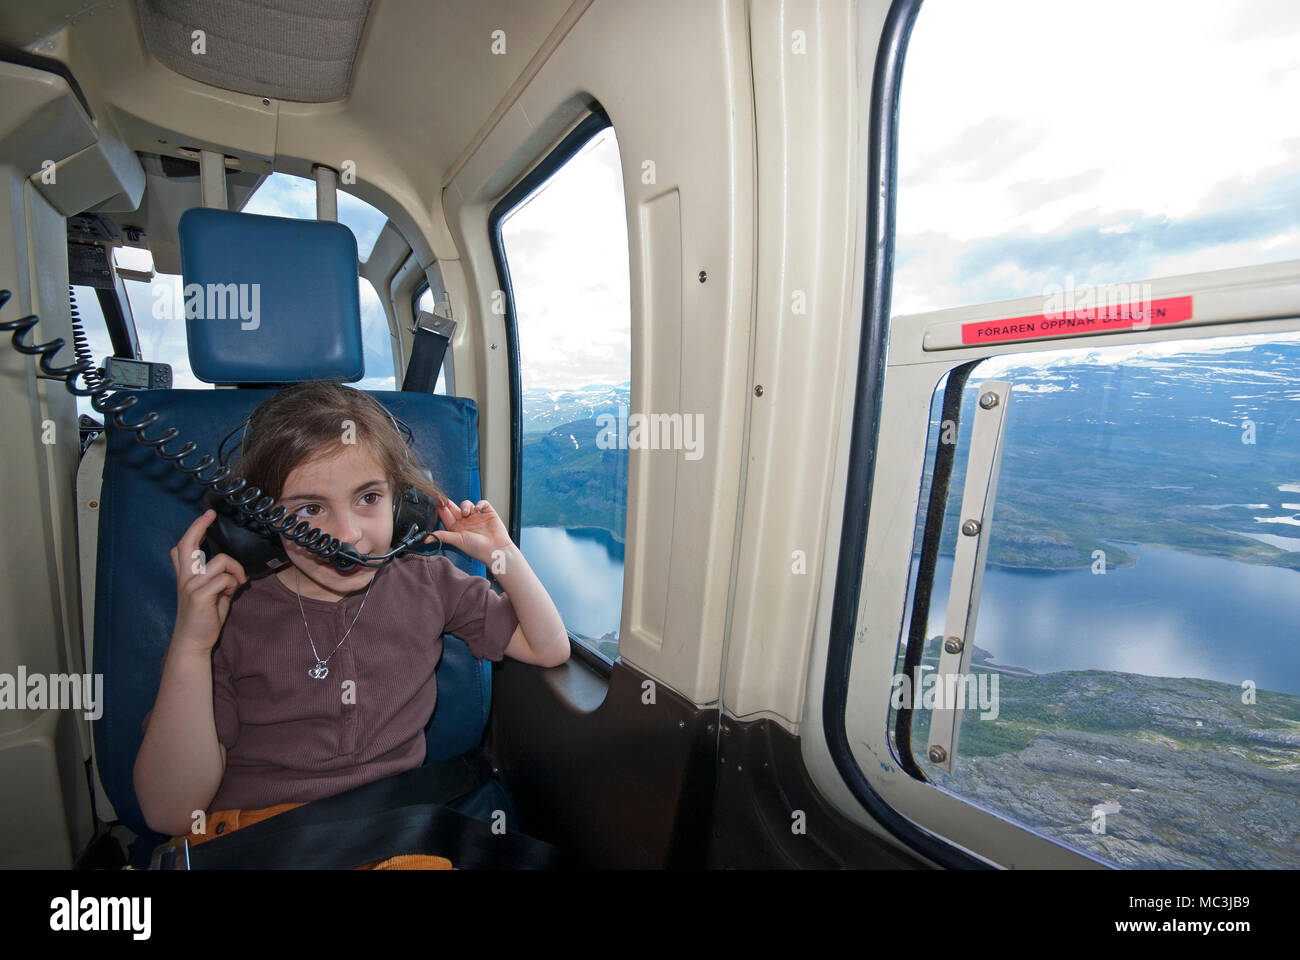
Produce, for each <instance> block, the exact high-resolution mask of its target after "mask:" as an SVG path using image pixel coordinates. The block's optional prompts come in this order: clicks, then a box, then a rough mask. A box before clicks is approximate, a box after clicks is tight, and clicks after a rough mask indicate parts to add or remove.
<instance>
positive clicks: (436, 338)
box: [402, 310, 456, 393]
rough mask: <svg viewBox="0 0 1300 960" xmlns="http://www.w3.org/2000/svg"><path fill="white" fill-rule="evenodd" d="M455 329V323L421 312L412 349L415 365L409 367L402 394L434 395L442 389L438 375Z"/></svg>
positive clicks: (412, 360)
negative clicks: (438, 386)
mask: <svg viewBox="0 0 1300 960" xmlns="http://www.w3.org/2000/svg"><path fill="white" fill-rule="evenodd" d="M455 329H456V324H455V322H454V321H451V320H447V319H445V318H443V317H438V316H434V315H433V314H431V313H427V312H426V311H424V310H421V311H420V312H419V314H418V315H417V319H416V324H415V329H414V331H413V332H414V334H415V344H414V345H413V346H412V347H411V361H410V363H409V364H407V367H406V377H405V378H404V379H403V380H402V390H404V391H416V392H418V393H433V391H434V388H435V387H437V385H438V372H439V371H440V370H441V369H442V362H443V358H444V357H445V356H446V354H447V345H448V344H449V343H450V342H451V336H452V334H453V333H454V332H455Z"/></svg>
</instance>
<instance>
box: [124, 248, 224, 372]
mask: <svg viewBox="0 0 1300 960" xmlns="http://www.w3.org/2000/svg"><path fill="white" fill-rule="evenodd" d="M122 286H123V287H124V288H125V289H126V300H127V305H128V306H129V307H130V309H131V319H132V322H133V323H134V324H135V331H136V336H137V337H138V338H139V341H140V359H142V360H152V361H154V362H156V363H166V364H170V365H171V368H172V387H173V388H175V389H177V390H203V389H205V388H210V387H211V386H212V384H210V383H204V382H203V381H202V380H200V379H199V378H198V377H196V376H194V371H193V370H191V369H190V354H189V347H188V346H187V343H186V334H185V298H184V291H183V289H182V285H181V278H180V277H179V276H177V275H176V274H173V273H156V274H154V277H153V279H152V280H150V281H149V282H148V283H146V282H144V281H142V280H123V281H122Z"/></svg>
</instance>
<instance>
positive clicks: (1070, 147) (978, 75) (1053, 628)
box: [848, 0, 1300, 868]
mask: <svg viewBox="0 0 1300 960" xmlns="http://www.w3.org/2000/svg"><path fill="white" fill-rule="evenodd" d="M992 6H993V7H994V8H995V13H996V15H995V16H994V17H993V18H992V19H990V17H989V14H990V5H989V4H977V5H971V4H962V3H958V2H953V0H926V2H925V3H924V4H923V5H922V6H921V8H920V11H919V14H918V16H917V19H916V22H915V26H914V29H913V31H912V34H911V38H910V41H909V42H908V46H907V54H906V62H905V66H904V70H903V74H902V81H901V97H900V104H901V105H900V106H899V109H898V151H897V156H898V166H897V220H896V243H895V247H896V254H895V260H894V262H895V267H894V272H893V276H892V291H893V295H892V304H891V310H892V313H893V317H892V320H891V324H892V327H893V331H892V333H891V335H892V336H897V331H899V330H900V329H903V330H907V331H908V332H909V333H910V332H913V331H914V330H915V328H916V325H918V324H920V325H924V324H927V323H930V322H932V319H931V318H932V317H933V314H932V313H931V311H937V310H944V309H947V308H952V307H959V306H965V305H971V304H989V303H997V302H1000V301H1004V300H1011V299H1017V298H1033V299H1037V300H1039V301H1040V302H1041V303H1043V304H1044V306H1043V308H1042V310H1041V312H1042V313H1043V314H1057V313H1058V312H1059V313H1060V314H1061V316H1063V317H1064V318H1067V319H1070V320H1074V319H1076V314H1077V315H1078V318H1083V319H1087V320H1088V322H1092V321H1093V320H1094V319H1095V318H1096V317H1097V316H1098V315H1099V314H1102V313H1106V314H1109V312H1110V309H1111V306H1110V304H1109V300H1110V297H1111V294H1112V293H1114V295H1115V300H1116V303H1117V304H1118V305H1119V308H1118V309H1119V310H1120V311H1122V310H1124V309H1131V308H1133V307H1134V306H1138V305H1140V304H1143V303H1145V304H1147V305H1148V307H1149V308H1156V307H1159V304H1152V303H1151V301H1150V285H1149V284H1147V283H1146V282H1145V280H1146V279H1149V278H1151V279H1153V278H1160V277H1168V276H1176V275H1180V274H1192V273H1198V272H1203V271H1210V270H1220V269H1225V268H1235V267H1251V266H1257V265H1261V264H1270V263H1277V262H1279V261H1292V260H1297V259H1300V204H1297V203H1296V202H1295V200H1296V196H1297V191H1300V151H1297V149H1296V145H1297V141H1296V140H1295V138H1294V136H1293V134H1292V133H1291V132H1290V128H1289V127H1287V126H1286V125H1282V126H1279V125H1277V124H1275V123H1272V122H1269V120H1268V118H1269V117H1271V116H1282V115H1289V114H1290V113H1291V112H1293V111H1291V107H1290V104H1292V103H1293V102H1294V99H1295V97H1296V96H1297V94H1300V71H1297V69H1296V60H1295V55H1294V50H1295V48H1296V43H1297V41H1298V40H1300V12H1298V11H1297V9H1294V8H1293V7H1287V8H1286V11H1285V13H1282V12H1281V9H1282V8H1280V7H1277V6H1276V5H1271V4H1267V3H1265V2H1262V0H1249V2H1243V3H1240V4H1233V5H1223V4H1214V3H1209V2H1199V3H1194V4H1189V5H1185V6H1186V7H1187V10H1188V11H1189V15H1188V16H1186V17H1183V18H1181V19H1180V20H1179V22H1178V23H1177V24H1176V25H1173V24H1171V23H1170V21H1169V20H1168V19H1167V18H1164V17H1162V16H1161V15H1160V13H1159V12H1158V10H1157V9H1156V8H1155V7H1154V6H1151V7H1145V6H1144V7H1142V8H1141V9H1140V10H1139V9H1137V8H1136V7H1134V6H1133V5H1125V4H1123V3H1121V2H1119V0H1097V2H1095V3H1093V4H1091V5H1090V6H1089V8H1088V12H1089V16H1088V17H1086V18H1080V17H1078V16H1077V11H1068V10H1065V9H1064V8H1059V7H1058V6H1057V5H1054V4H1040V3H1034V2H1032V0H1000V2H997V3H994V4H993V5H992ZM1193 10H1194V11H1195V12H1194V13H1191V12H1190V11H1193ZM1116 23H1124V24H1125V28H1124V30H1122V31H1120V32H1119V33H1117V32H1116V31H1115V30H1114V25H1115V24H1116ZM1063 36H1064V37H1068V38H1069V43H1070V45H1071V46H1072V47H1073V48H1074V49H1078V50H1088V51H1090V54H1089V56H1090V68H1089V69H1086V70H1074V69H1062V67H1061V64H1060V61H1059V54H1060V48H1059V47H1058V46H1056V45H1054V44H1051V43H1047V44H1044V43H1042V42H1040V38H1043V37H1063ZM1155 50H1159V51H1160V55H1158V56H1153V51H1155ZM1206 64H1214V65H1215V69H1213V70H1207V69H1206ZM953 77H960V78H961V82H960V83H956V84H954V83H953ZM1025 77H1033V78H1034V81H1033V83H1029V84H1026V83H1025V82H1024V78H1025ZM1242 104H1250V109H1249V110H1245V109H1242V107H1241V105H1242ZM1207 122H1208V123H1209V126H1210V127H1212V128H1213V130H1214V136H1213V137H1212V138H1210V139H1209V140H1208V141H1203V140H1202V138H1199V137H1197V136H1196V135H1195V134H1194V133H1193V131H1195V130H1198V129H1202V130H1203V129H1206V124H1207ZM1134 281H1143V282H1141V283H1134ZM1208 283H1209V282H1208V281H1207V285H1208ZM1102 292H1104V293H1105V295H1106V301H1107V302H1105V303H1103V302H1102V300H1101V299H1100V298H1101V295H1102ZM1094 296H1096V297H1097V298H1098V299H1097V300H1096V301H1094V300H1093V299H1092V298H1093V297H1094ZM1169 303H1172V301H1169ZM1161 309H1163V308H1161ZM1169 309H1173V308H1172V307H1170V308H1169ZM1090 311H1097V312H1096V313H1093V312H1090ZM990 312H991V314H992V315H997V314H996V310H994V311H990ZM1037 312H1039V311H1034V310H1026V311H1024V313H1026V314H1031V313H1037ZM1118 315H1120V314H1119V312H1117V313H1116V316H1118ZM1125 316H1126V314H1125ZM1147 316H1151V314H1150V313H1148V314H1147ZM1025 319H1031V318H1030V317H1025ZM972 326H973V325H972ZM1045 329H1046V328H1045ZM1058 329H1059V328H1058ZM1022 332H1023V331H1022ZM983 335H984V334H983V333H981V336H983ZM988 336H989V339H990V340H997V339H1002V338H1003V337H1004V336H1005V337H1014V336H1016V331H1015V330H1014V329H1013V328H1011V327H1007V328H1005V329H1001V330H999V329H998V328H996V327H995V326H993V325H990V327H989V328H988ZM1179 336H1180V337H1182V338H1181V339H1167V338H1166V339H1157V340H1154V341H1151V342H1147V343H1142V344H1134V343H1132V342H1131V341H1130V342H1126V343H1123V344H1116V345H1114V346H1105V347H1091V348H1086V349H1085V348H1080V349H1069V348H1068V343H1064V344H1060V345H1059V346H1060V347H1064V349H1061V348H1057V349H1050V350H1049V349H1044V350H1042V351H1032V352H1020V353H1014V354H1011V353H1003V354H1001V355H998V354H993V355H988V356H985V357H984V358H982V359H975V360H971V361H969V363H968V364H963V365H962V366H960V367H957V368H955V369H954V370H953V371H950V372H949V373H948V374H947V375H945V377H944V379H943V380H941V381H940V383H939V386H938V389H937V390H936V392H935V394H934V397H933V402H932V406H931V410H930V435H929V439H928V447H927V456H926V466H925V470H924V475H923V477H922V478H917V479H918V483H919V484H920V493H921V498H920V501H919V504H920V509H919V516H918V517H917V525H916V530H915V534H914V539H913V556H912V568H911V572H910V578H909V588H908V598H907V607H906V610H905V611H904V612H903V616H902V620H903V624H902V632H901V638H900V646H899V651H898V658H897V669H896V671H895V673H894V676H893V677H892V678H891V682H892V683H893V690H892V694H893V696H892V697H891V706H892V712H891V716H890V718H889V726H888V731H889V737H890V740H891V744H892V747H893V750H894V754H895V757H896V758H897V759H898V761H899V764H900V766H901V767H902V768H903V769H904V770H906V771H907V772H908V773H909V774H910V775H912V776H913V777H915V778H917V779H925V780H928V781H929V782H930V783H932V784H933V785H934V786H935V787H936V788H938V789H940V790H942V791H944V792H946V793H949V794H952V795H955V796H957V797H960V798H962V799H963V800H966V801H968V802H969V803H971V804H972V805H974V806H975V807H978V808H980V809H982V810H985V811H989V812H991V813H993V814H996V815H997V816H998V817H999V818H1002V819H1005V820H1008V821H1011V822H1014V823H1016V824H1019V825H1020V826H1022V827H1024V828H1026V829H1027V830H1029V831H1032V832H1034V833H1036V834H1038V835H1040V836H1043V837H1047V838H1049V839H1051V840H1053V841H1055V842H1056V843H1058V844H1060V845H1062V846H1063V847H1066V848H1068V849H1070V850H1072V851H1074V852H1076V853H1080V854H1083V855H1085V856H1087V857H1089V858H1092V859H1096V860H1100V861H1102V862H1106V863H1110V864H1112V865H1117V866H1132V867H1147V868H1168V867H1237V868H1259V867H1290V868H1295V867H1296V866H1300V847H1297V846H1296V845H1295V842H1294V836H1295V831H1294V825H1293V823H1292V817H1291V814H1290V812H1289V811H1290V810H1291V808H1293V806H1294V784H1293V780H1294V773H1293V768H1294V766H1295V764H1296V761H1297V759H1298V757H1300V754H1297V749H1296V745H1297V739H1296V733H1295V730H1296V728H1297V726H1298V725H1300V658H1298V657H1297V653H1296V650H1295V645H1294V644H1293V643H1288V642H1286V641H1285V640H1284V639H1283V638H1287V637H1293V636H1294V624H1295V623H1296V622H1297V621H1298V620H1300V601H1297V600H1296V598H1297V597H1300V589H1297V588H1298V587H1300V452H1298V451H1300V443H1298V442H1297V441H1300V436H1297V428H1300V421H1297V420H1296V419H1295V414H1294V409H1293V408H1294V405H1295V403H1296V400H1297V399H1300V394H1297V393H1296V390H1295V388H1294V383H1295V380H1296V378H1297V376H1300V335H1297V334H1292V333H1286V334H1269V335H1253V336H1217V337H1208V336H1206V337H1201V338H1198V339H1193V338H1194V337H1196V336H1197V332H1196V331H1195V330H1194V328H1193V329H1189V331H1188V333H1187V335H1186V336H1183V335H1182V334H1179ZM978 342H981V343H983V342H987V341H978ZM1045 346H1046V345H1045ZM891 349H892V348H891ZM986 349H987V350H988V351H989V352H992V351H995V350H997V349H998V348H997V346H996V344H990V345H989V346H988V347H987V348H986ZM962 377H964V378H965V379H964V381H963V380H962V379H961V378H962ZM886 380H888V377H886ZM949 381H953V382H954V383H955V384H956V386H955V387H954V389H953V390H952V396H951V397H950V398H949V399H951V400H952V401H953V405H952V406H950V407H948V414H949V417H950V418H949V419H945V414H944V409H945V408H944V400H945V392H946V388H947V384H948V382H949ZM1000 382H1001V383H1002V384H1003V385H1001V386H998V387H997V388H996V389H997V390H1002V389H1006V390H1008V391H1009V392H1007V393H1006V398H1007V402H1006V403H1005V404H999V402H998V396H997V395H995V396H994V397H993V398H992V401H991V402H990V403H988V404H987V405H986V404H984V403H980V402H979V401H980V400H982V399H984V398H985V394H986V393H987V392H990V391H994V390H995V387H994V386H993V385H994V384H995V383H1000ZM1005 384H1009V387H1007V386H1005ZM985 385H988V386H985ZM957 387H960V390H958V389H957ZM956 400H960V405H959V411H960V412H959V413H958V412H957V411H958V405H957V404H956V402H955V401H956ZM999 407H1000V409H1001V411H1002V413H1001V414H1000V416H1001V417H1003V418H1004V419H1003V420H1002V423H1003V424H1004V428H1005V435H1004V436H1003V437H1002V441H1001V444H1000V446H999V445H998V444H997V442H996V430H995V431H993V433H992V434H991V436H992V438H993V442H992V443H991V444H989V445H988V446H983V447H982V445H981V444H980V443H978V442H975V438H976V432H977V430H978V429H979V423H980V422H988V418H987V416H984V417H983V420H981V418H982V414H981V408H983V409H984V410H989V409H994V408H999ZM981 447H982V449H983V450H985V451H988V450H996V451H999V455H1000V463H999V461H998V460H997V458H996V457H994V456H992V455H991V454H990V455H989V456H988V457H987V458H986V459H984V460H976V459H975V454H976V453H980V452H981ZM949 460H951V471H950V472H948V479H949V482H948V484H947V487H946V492H943V493H942V494H941V496H938V497H936V498H935V500H936V502H935V503H934V504H933V505H932V506H933V512H930V509H929V508H930V507H931V505H930V500H931V486H932V482H933V481H934V480H935V473H936V462H937V463H938V464H939V465H940V468H942V466H943V465H944V464H945V463H946V462H947V461H949ZM972 463H976V464H982V465H981V466H980V468H979V469H974V470H971V471H970V473H971V477H975V478H977V479H978V478H979V475H983V477H982V479H983V480H984V481H985V482H986V483H987V484H988V486H989V488H990V489H991V490H992V491H993V494H994V499H993V501H992V502H993V508H992V515H991V520H990V519H985V521H984V523H985V525H986V526H987V530H986V531H985V533H981V526H980V524H979V523H974V522H973V521H971V520H970V518H971V517H972V516H979V515H980V513H979V508H980V507H981V506H982V504H980V503H979V502H978V501H977V502H976V503H974V504H971V505H968V506H969V507H970V512H967V510H966V509H964V508H963V498H964V496H965V495H966V484H967V482H968V480H970V479H971V478H970V477H968V476H967V472H968V471H967V467H968V465H969V464H972ZM990 463H992V464H994V465H996V469H995V468H994V467H991V466H989V464H990ZM945 472H946V471H945ZM943 475H944V472H940V476H943ZM941 489H942V488H941ZM971 489H972V493H973V494H974V495H977V496H978V495H979V491H978V490H977V489H976V487H975V485H972V488H971ZM927 513H930V519H932V520H934V521H935V522H936V523H937V524H938V526H937V528H931V529H926V524H927ZM986 516H987V515H986ZM939 521H941V522H939ZM976 536H978V537H979V539H978V540H970V539H968V538H972V537H976ZM927 537H929V539H928V540H927V539H926V538H927ZM977 542H978V543H983V544H985V545H986V546H987V551H988V552H987V556H986V558H985V562H984V564H983V574H982V580H980V579H979V578H978V577H977V578H976V579H975V581H974V586H973V587H972V588H971V589H970V593H969V595H968V596H960V595H959V596H956V597H955V598H950V597H949V593H950V592H952V590H953V589H954V586H955V587H956V588H957V589H958V590H959V592H960V593H961V594H965V593H966V590H965V589H963V587H964V586H965V584H966V583H967V582H969V581H968V576H969V575H970V573H971V569H974V570H975V571H978V570H979V569H980V564H979V563H978V561H976V562H975V563H973V564H971V565H970V566H967V565H966V564H965V563H964V562H963V561H962V558H963V557H966V558H967V560H969V557H970V556H971V555H972V554H973V553H974V551H973V550H972V549H971V546H970V545H971V543H977ZM962 544H964V545H965V547H966V549H965V550H960V549H959V546H960V545H962ZM932 554H933V565H932V566H933V569H932V570H931V569H930V567H931V562H930V561H931V559H932ZM922 571H924V572H925V573H926V574H927V577H926V581H925V582H918V578H919V575H920V573H921V572H922ZM931 573H932V580H931V578H930V576H929V574H931ZM931 585H932V588H933V589H932V592H930V593H929V595H928V597H927V596H926V591H925V590H924V589H922V587H926V586H931ZM918 594H919V595H920V598H921V599H920V602H918V601H917V596H918ZM963 604H965V606H963ZM914 607H915V609H914ZM972 616H973V617H975V622H974V625H973V627H970V628H967V629H963V626H962V625H963V624H966V623H967V621H968V618H970V617H972ZM913 620H916V621H919V623H918V624H916V625H914V624H913ZM954 624H957V625H958V626H956V627H953V625H954ZM966 632H969V633H970V635H969V636H966V635H964V634H965V633H966ZM955 633H962V634H963V635H962V636H957V635H955ZM909 640H910V641H911V642H910V644H909ZM909 647H910V650H909ZM909 654H910V656H909ZM967 657H969V664H970V665H969V667H968V668H963V669H966V670H967V673H966V677H967V678H968V679H965V680H961V679H960V674H958V675H956V676H954V675H952V674H948V675H944V671H945V670H946V669H947V666H944V665H945V664H946V665H952V664H954V663H956V662H958V661H961V660H962V658H967ZM927 677H928V678H929V679H927ZM954 681H956V682H954ZM945 695H946V697H945ZM945 699H946V700H947V703H946V704H945ZM954 700H955V702H954ZM945 705H947V706H951V707H954V708H955V709H956V714H957V716H958V717H959V718H960V723H959V725H957V726H956V734H955V735H954V734H953V732H952V731H953V725H952V724H951V719H952V715H951V713H950V714H949V715H948V717H945V716H944V713H945V711H944V710H943V707H944V706H945ZM848 733H849V737H850V739H852V738H853V737H855V736H858V737H865V736H868V734H867V733H865V732H864V731H860V730H859V731H854V730H850V731H848ZM945 733H946V735H947V736H946V737H945ZM975 819H976V818H974V817H972V819H971V821H969V823H968V824H964V825H963V828H965V827H967V826H969V824H970V823H974V822H975ZM982 852H983V853H989V852H992V851H991V850H990V851H982ZM995 855H1000V852H999V854H995Z"/></svg>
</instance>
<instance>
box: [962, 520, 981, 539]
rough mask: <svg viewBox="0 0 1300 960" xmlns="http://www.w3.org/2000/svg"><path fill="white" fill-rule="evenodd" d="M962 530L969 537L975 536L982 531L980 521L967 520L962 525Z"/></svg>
mask: <svg viewBox="0 0 1300 960" xmlns="http://www.w3.org/2000/svg"><path fill="white" fill-rule="evenodd" d="M961 532H962V533H964V534H966V536H968V537H973V536H975V535H976V534H978V533H979V532H980V522H979V521H978V520H967V521H966V522H965V523H963V524H962V525H961Z"/></svg>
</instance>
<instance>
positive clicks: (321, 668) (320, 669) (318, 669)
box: [293, 567, 379, 680]
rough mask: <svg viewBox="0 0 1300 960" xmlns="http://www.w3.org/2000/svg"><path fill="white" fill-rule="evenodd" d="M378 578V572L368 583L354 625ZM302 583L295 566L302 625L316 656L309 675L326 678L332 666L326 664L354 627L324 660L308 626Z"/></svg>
mask: <svg viewBox="0 0 1300 960" xmlns="http://www.w3.org/2000/svg"><path fill="white" fill-rule="evenodd" d="M377 579H379V574H377V573H376V574H375V575H374V576H373V577H371V578H370V582H369V583H368V584H366V592H365V596H363V597H362V598H361V606H360V607H358V608H357V615H356V616H355V617H353V618H352V627H355V626H356V625H357V620H359V619H360V618H361V611H362V610H364V609H365V608H366V598H367V597H369V596H370V588H371V587H373V586H374V585H375V581H376V580H377ZM301 583H302V578H301V577H300V576H299V573H298V569H297V567H295V568H294V571H293V586H294V592H295V593H297V594H298V612H299V613H301V614H302V626H303V629H304V630H306V631H307V642H308V643H310V644H311V652H312V656H314V657H315V658H316V666H314V667H312V668H311V669H310V670H308V671H307V676H309V677H311V678H312V679H313V680H324V679H325V678H326V677H328V676H329V673H330V668H329V667H328V666H326V664H328V663H329V662H330V661H331V660H333V659H334V654H335V653H338V652H339V647H341V646H343V642H344V641H345V640H347V638H348V633H351V632H352V627H348V632H347V633H345V634H343V640H340V641H339V644H338V647H335V648H334V653H331V654H330V655H329V656H328V657H326V658H325V659H324V660H322V659H321V658H320V654H319V653H317V652H316V642H315V641H314V640H312V638H311V628H310V627H308V626H307V611H306V610H304V609H303V608H302V593H301V591H299V590H298V587H299V586H300V585H301Z"/></svg>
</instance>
